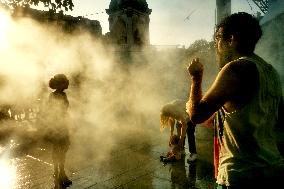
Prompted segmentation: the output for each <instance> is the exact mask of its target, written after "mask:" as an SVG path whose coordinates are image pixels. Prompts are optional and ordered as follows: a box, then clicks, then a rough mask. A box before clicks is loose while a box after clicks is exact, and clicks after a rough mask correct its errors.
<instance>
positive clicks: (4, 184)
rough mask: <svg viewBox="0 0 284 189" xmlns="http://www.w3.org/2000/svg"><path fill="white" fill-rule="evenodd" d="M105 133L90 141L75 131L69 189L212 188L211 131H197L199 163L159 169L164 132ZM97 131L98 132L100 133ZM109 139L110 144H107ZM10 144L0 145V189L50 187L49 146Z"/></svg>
mask: <svg viewBox="0 0 284 189" xmlns="http://www.w3.org/2000/svg"><path fill="white" fill-rule="evenodd" d="M141 131H142V129H141V130H139V129H135V128H133V129H132V130H128V131H127V132H117V131H116V130H109V131H108V132H105V135H106V136H108V137H103V138H100V139H98V138H97V139H94V138H92V137H91V136H92V135H87V134H86V133H89V132H91V130H88V131H86V132H85V133H84V134H82V132H80V134H79V132H77V135H76V132H75V134H74V135H73V136H72V137H71V139H72V140H71V142H72V144H71V146H70V150H69V151H68V153H67V157H66V172H67V174H68V175H69V176H70V179H71V180H72V181H73V184H72V186H70V187H69V188H70V189H84V188H92V189H109V188H119V189H180V188H182V189H185V188H201V189H207V188H208V189H211V188H214V179H213V164H212V163H213V155H212V152H213V146H212V135H213V134H212V130H210V129H208V128H204V127H202V126H199V127H197V130H196V140H197V150H198V160H197V161H196V162H194V163H190V164H188V163H187V162H186V158H187V156H188V151H187V149H186V152H187V154H186V156H185V158H184V159H183V160H182V161H180V162H176V163H172V164H167V165H163V164H162V163H161V162H160V160H159V156H160V155H161V154H162V153H164V152H166V151H167V137H168V133H167V132H164V133H159V132H158V133H155V132H153V131H149V132H141ZM93 132H95V131H93ZM98 132H99V131H98ZM111 139H113V140H111ZM23 143H25V144H21V142H19V141H17V140H14V141H11V139H9V141H6V142H2V147H1V148H0V151H1V153H0V154H1V160H0V161H1V162H0V177H2V178H1V179H0V188H1V189H6V188H7V189H10V188H11V189H12V188H15V189H20V188H21V189H22V188H23V189H26V188H27V189H29V188H32V189H33V188H35V189H41V188H48V189H50V188H54V179H53V166H52V160H51V150H50V144H48V143H37V144H36V145H34V144H32V142H30V143H29V142H27V141H24V142H23Z"/></svg>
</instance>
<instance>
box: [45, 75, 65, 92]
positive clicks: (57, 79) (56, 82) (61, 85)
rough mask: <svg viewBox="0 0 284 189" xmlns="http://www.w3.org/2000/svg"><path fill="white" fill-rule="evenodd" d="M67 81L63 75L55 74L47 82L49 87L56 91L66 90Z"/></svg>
mask: <svg viewBox="0 0 284 189" xmlns="http://www.w3.org/2000/svg"><path fill="white" fill-rule="evenodd" d="M68 86H69V80H68V79H67V77H66V75H64V74H56V75H55V76H53V78H51V79H50V80H49V87H50V88H51V89H56V90H64V89H68Z"/></svg>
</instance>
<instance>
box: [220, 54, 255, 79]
mask: <svg viewBox="0 0 284 189" xmlns="http://www.w3.org/2000/svg"><path fill="white" fill-rule="evenodd" d="M223 69H224V71H225V72H229V73H231V74H234V75H237V76H241V77H240V78H243V77H245V76H249V77H250V78H251V77H253V76H256V77H257V75H258V70H257V67H256V65H255V63H254V62H252V61H249V60H244V59H238V60H235V61H232V62H229V63H228V64H227V65H226V66H224V68H223Z"/></svg>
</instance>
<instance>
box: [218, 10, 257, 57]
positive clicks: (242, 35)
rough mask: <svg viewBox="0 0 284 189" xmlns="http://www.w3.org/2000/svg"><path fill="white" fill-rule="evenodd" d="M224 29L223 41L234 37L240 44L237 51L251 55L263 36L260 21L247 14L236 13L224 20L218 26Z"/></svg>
mask: <svg viewBox="0 0 284 189" xmlns="http://www.w3.org/2000/svg"><path fill="white" fill-rule="evenodd" d="M219 28H222V29H223V34H222V37H223V39H225V40H226V39H229V38H230V36H231V35H233V36H234V37H235V39H236V41H237V42H238V46H237V50H238V52H240V53H245V54H251V53H253V51H254V49H255V45H256V43H257V42H258V40H259V39H260V37H261V35H262V30H261V27H260V25H259V21H258V20H257V19H256V18H255V17H254V16H252V15H250V14H248V13H245V12H238V13H234V14H232V15H230V16H228V17H226V18H224V19H223V20H222V21H221V22H220V23H219V24H218V26H217V28H216V29H217V31H218V29H219Z"/></svg>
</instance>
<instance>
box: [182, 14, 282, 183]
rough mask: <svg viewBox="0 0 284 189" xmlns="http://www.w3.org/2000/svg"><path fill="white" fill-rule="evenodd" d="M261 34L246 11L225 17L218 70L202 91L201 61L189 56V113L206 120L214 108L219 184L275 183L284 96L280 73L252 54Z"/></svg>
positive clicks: (194, 118) (279, 173)
mask: <svg viewBox="0 0 284 189" xmlns="http://www.w3.org/2000/svg"><path fill="white" fill-rule="evenodd" d="M261 35H262V31H261V28H260V26H259V22H258V20H257V19H256V18H254V17H253V16H251V15H250V14H247V13H243V12H242V13H235V14H232V15H230V16H228V17H226V18H225V19H224V20H223V21H222V22H221V23H220V24H219V25H218V26H217V29H216V33H215V47H216V53H217V58H218V60H217V61H218V64H219V67H220V71H219V73H218V75H217V77H216V79H215V81H214V83H213V85H212V86H211V87H210V89H209V90H208V91H207V92H206V93H205V94H204V95H202V91H201V82H202V75H203V65H202V64H201V63H200V62H199V59H198V58H197V59H194V60H192V61H191V63H190V64H189V67H188V72H189V75H190V78H191V80H192V84H191V88H190V97H189V101H188V103H187V105H186V108H187V113H188V114H189V116H190V119H191V120H192V121H193V122H194V123H202V122H204V121H206V120H207V119H208V118H209V117H211V116H212V115H213V114H214V113H215V115H216V116H215V135H216V136H215V137H216V138H217V142H216V143H215V141H214V143H215V144H217V145H216V146H214V147H215V150H214V152H217V154H215V155H216V157H217V158H218V161H217V163H216V164H217V165H216V166H218V167H217V170H218V172H217V174H215V176H216V180H217V184H218V187H217V188H238V189H239V188H242V189H243V188H276V186H277V184H278V183H279V181H281V178H282V179H283V178H284V175H283V169H284V165H283V158H282V156H281V155H280V152H279V150H278V147H277V140H276V136H275V131H276V129H277V128H280V130H281V129H282V130H283V121H282V120H283V115H284V111H283V97H282V89H281V83H280V79H279V75H278V73H277V72H276V70H275V69H274V68H273V67H272V66H271V65H269V64H268V63H267V62H265V60H263V59H262V58H260V57H259V56H257V55H256V54H254V49H255V45H256V43H257V41H258V40H259V39H260V37H261Z"/></svg>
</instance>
